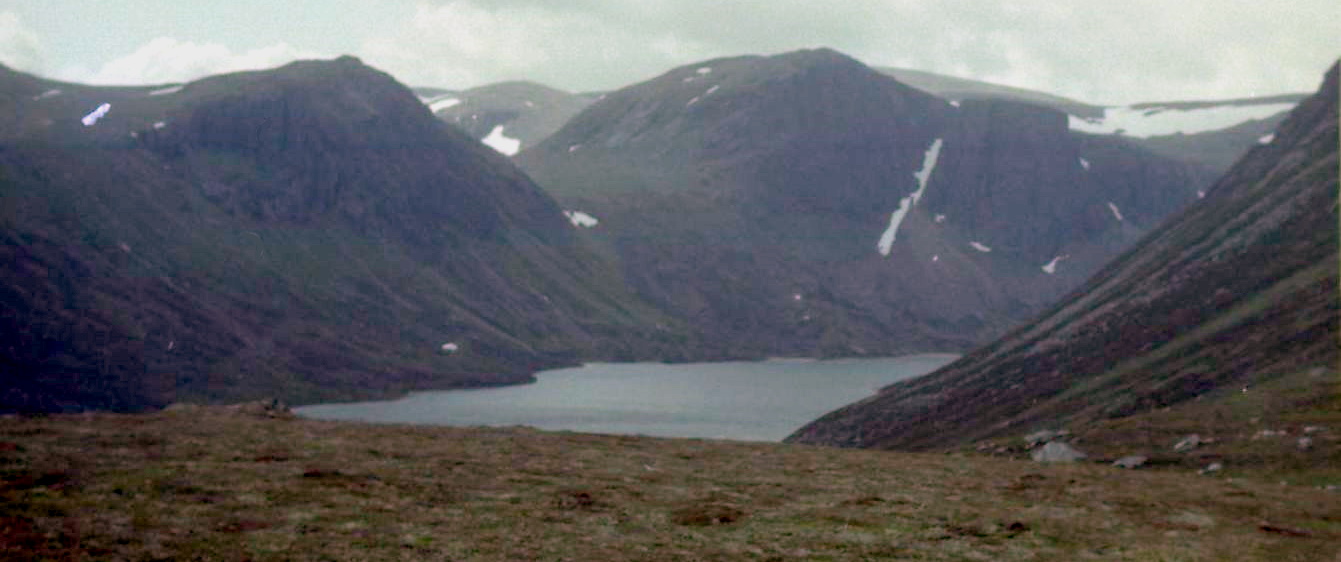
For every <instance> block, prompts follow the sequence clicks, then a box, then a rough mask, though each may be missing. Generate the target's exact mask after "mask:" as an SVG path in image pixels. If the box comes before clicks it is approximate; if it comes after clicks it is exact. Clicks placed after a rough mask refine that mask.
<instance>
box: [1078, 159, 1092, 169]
mask: <svg viewBox="0 0 1341 562" xmlns="http://www.w3.org/2000/svg"><path fill="white" fill-rule="evenodd" d="M1080 167H1081V168H1084V169H1085V170H1086V171H1089V169H1090V161H1089V160H1086V159H1084V158H1081V159H1080Z"/></svg>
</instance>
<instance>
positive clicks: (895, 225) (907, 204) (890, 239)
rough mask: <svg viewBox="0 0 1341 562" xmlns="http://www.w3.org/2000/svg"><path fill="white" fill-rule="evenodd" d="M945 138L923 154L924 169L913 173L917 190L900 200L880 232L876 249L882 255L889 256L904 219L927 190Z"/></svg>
mask: <svg viewBox="0 0 1341 562" xmlns="http://www.w3.org/2000/svg"><path fill="white" fill-rule="evenodd" d="M944 144H945V139H936V140H935V141H933V142H932V143H931V146H930V147H928V148H927V151H926V152H925V153H924V154H923V155H922V169H921V170H918V171H917V172H914V173H913V178H914V179H916V180H917V191H914V192H912V194H910V195H909V196H907V197H904V198H902V199H900V200H899V208H898V209H897V210H895V211H894V212H893V213H891V214H890V216H889V227H887V228H885V231H884V232H883V233H881V234H880V241H879V242H876V245H875V247H876V249H877V250H878V251H879V252H880V255H882V256H888V255H889V252H890V250H892V249H893V248H894V241H895V240H896V239H897V238H898V235H899V225H901V224H903V219H904V218H905V217H907V216H908V211H911V210H912V209H913V205H916V204H917V202H918V201H920V200H921V199H922V194H923V193H924V192H926V189H927V181H928V180H930V179H931V174H932V172H934V171H936V161H937V160H938V159H940V155H941V147H942V146H944Z"/></svg>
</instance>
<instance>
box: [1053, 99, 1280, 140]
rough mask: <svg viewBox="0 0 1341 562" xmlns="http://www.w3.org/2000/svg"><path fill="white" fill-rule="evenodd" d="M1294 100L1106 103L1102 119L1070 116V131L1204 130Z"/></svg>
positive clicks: (1145, 133)
mask: <svg viewBox="0 0 1341 562" xmlns="http://www.w3.org/2000/svg"><path fill="white" fill-rule="evenodd" d="M1294 106H1295V104H1293V103H1266V104H1258V105H1220V106H1213V107H1205V108H1200V109H1170V108H1166V107H1148V108H1143V109H1133V108H1131V107H1109V108H1105V109H1104V117H1103V118H1102V119H1084V118H1080V117H1076V116H1074V115H1072V116H1070V127H1071V130H1073V131H1080V132H1083V133H1097V134H1110V133H1119V132H1120V133H1122V134H1124V135H1127V136H1131V137H1139V138H1146V137H1153V136H1159V135H1172V134H1174V133H1183V134H1189V135H1190V134H1194V133H1204V132H1206V131H1214V130H1218V129H1224V128H1227V127H1232V126H1234V125H1237V124H1239V123H1243V122H1245V121H1252V120H1255V119H1265V118H1267V117H1270V116H1272V115H1275V114H1277V113H1280V112H1282V111H1287V110H1289V109H1292V108H1294Z"/></svg>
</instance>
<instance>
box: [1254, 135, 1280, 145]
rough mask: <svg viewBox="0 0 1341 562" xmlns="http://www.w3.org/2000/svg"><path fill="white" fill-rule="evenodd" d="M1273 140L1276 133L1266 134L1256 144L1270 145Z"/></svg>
mask: <svg viewBox="0 0 1341 562" xmlns="http://www.w3.org/2000/svg"><path fill="white" fill-rule="evenodd" d="M1274 140H1276V133H1268V134H1266V135H1263V136H1262V137H1261V138H1259V139H1257V144H1271V142H1272V141H1274Z"/></svg>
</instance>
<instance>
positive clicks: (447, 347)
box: [442, 342, 461, 353]
mask: <svg viewBox="0 0 1341 562" xmlns="http://www.w3.org/2000/svg"><path fill="white" fill-rule="evenodd" d="M442 350H443V351H445V352H447V353H456V352H458V351H460V350H461V346H459V345H456V344H455V343H453V342H447V343H444V344H442Z"/></svg>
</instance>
